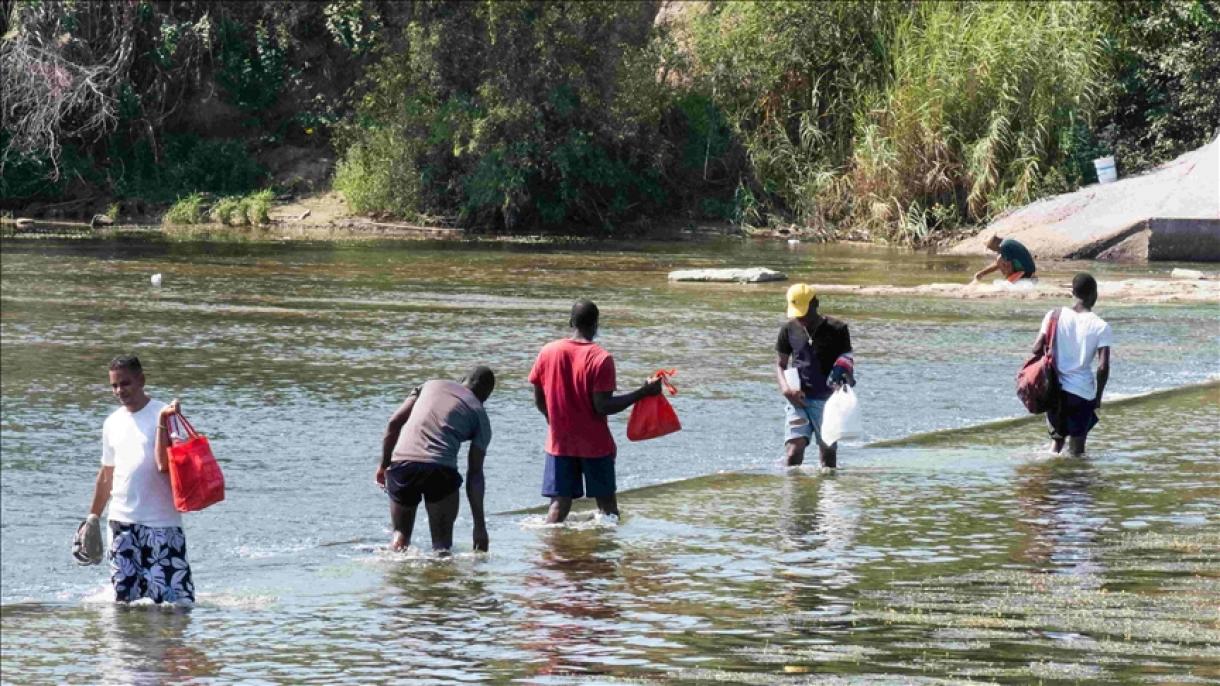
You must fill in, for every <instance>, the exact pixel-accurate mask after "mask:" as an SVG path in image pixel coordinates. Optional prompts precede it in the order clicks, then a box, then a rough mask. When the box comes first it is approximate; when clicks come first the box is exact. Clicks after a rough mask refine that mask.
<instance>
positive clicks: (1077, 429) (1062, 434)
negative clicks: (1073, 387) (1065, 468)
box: [1046, 390, 1097, 441]
mask: <svg viewBox="0 0 1220 686" xmlns="http://www.w3.org/2000/svg"><path fill="white" fill-rule="evenodd" d="M1096 409H1097V403H1095V402H1093V401H1092V400H1085V399H1084V398H1081V397H1080V396H1078V395H1076V394H1075V393H1068V392H1067V391H1064V390H1060V391H1059V398H1058V402H1057V403H1056V406H1055V407H1052V408H1050V409H1049V410H1047V411H1046V423H1047V424H1048V425H1049V431H1050V434H1051V438H1053V439H1055V440H1057V441H1058V440H1063V439H1064V438H1067V437H1068V436H1087V435H1089V431H1090V430H1091V429H1092V428H1093V427H1094V426H1097V412H1096Z"/></svg>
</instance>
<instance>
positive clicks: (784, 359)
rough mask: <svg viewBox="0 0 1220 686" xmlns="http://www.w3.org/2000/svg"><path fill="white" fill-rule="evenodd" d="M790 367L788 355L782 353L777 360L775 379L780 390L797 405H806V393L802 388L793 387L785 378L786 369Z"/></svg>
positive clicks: (789, 400)
mask: <svg viewBox="0 0 1220 686" xmlns="http://www.w3.org/2000/svg"><path fill="white" fill-rule="evenodd" d="M787 368H788V356H787V355H783V354H781V355H780V356H779V358H778V359H776V361H775V380H776V381H777V382H778V383H779V392H780V393H781V394H783V396H784V397H785V398H787V399H788V402H790V403H792V404H793V406H795V407H804V406H805V394H804V393H801V389H800V388H799V387H798V388H792V387H791V386H789V385H788V380H787V379H785V378H784V370H785V369H787Z"/></svg>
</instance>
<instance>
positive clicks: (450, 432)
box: [392, 381, 491, 469]
mask: <svg viewBox="0 0 1220 686" xmlns="http://www.w3.org/2000/svg"><path fill="white" fill-rule="evenodd" d="M412 393H418V397H417V398H416V399H415V406H414V407H413V408H412V409H411V416H410V418H408V419H407V423H406V424H405V425H404V426H403V427H402V431H401V432H399V434H398V443H396V444H395V445H394V455H393V458H392V461H393V462H427V463H430V464H439V465H442V466H445V467H452V468H453V469H457V462H458V448H460V447H461V445H462V442H463V441H470V442H471V445H472V446H474V447H478V448H480V449H482V450H487V445H488V444H489V443H491V422H490V421H488V419H487V411H486V410H484V409H483V403H481V402H479V399H478V398H477V397H475V394H474V393H472V392H471V391H470V389H469V388H466V387H465V386H463V385H462V384H460V383H455V382H453V381H428V382H426V383H425V384H424V385H422V386H420V387H419V388H417V389H415V391H412Z"/></svg>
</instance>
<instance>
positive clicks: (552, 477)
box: [542, 453, 618, 498]
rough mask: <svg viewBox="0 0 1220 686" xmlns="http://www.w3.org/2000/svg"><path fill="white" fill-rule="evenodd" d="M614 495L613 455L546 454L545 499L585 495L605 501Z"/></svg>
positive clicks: (543, 486)
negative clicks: (605, 498) (574, 455)
mask: <svg viewBox="0 0 1220 686" xmlns="http://www.w3.org/2000/svg"><path fill="white" fill-rule="evenodd" d="M582 482H583V483H582ZM617 492H618V485H617V484H616V483H615V481H614V455H607V456H606V457H564V456H562V455H560V456H555V455H552V454H550V453H546V467H545V468H544V469H543V472H542V496H543V497H544V498H555V497H559V498H583V497H585V495H586V494H587V495H588V496H589V497H590V498H604V497H606V496H611V495H614V494H615V493H617Z"/></svg>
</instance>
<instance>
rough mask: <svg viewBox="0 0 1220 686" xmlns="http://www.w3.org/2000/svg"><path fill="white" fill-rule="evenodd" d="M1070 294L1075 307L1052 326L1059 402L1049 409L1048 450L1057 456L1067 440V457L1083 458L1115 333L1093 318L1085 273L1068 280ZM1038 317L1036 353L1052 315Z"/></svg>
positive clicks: (1093, 294)
mask: <svg viewBox="0 0 1220 686" xmlns="http://www.w3.org/2000/svg"><path fill="white" fill-rule="evenodd" d="M1072 295H1074V296H1076V303H1075V304H1074V305H1072V306H1071V307H1063V308H1060V310H1059V323H1058V324H1057V325H1056V327H1055V350H1054V356H1055V371H1056V372H1057V373H1058V376H1059V389H1060V390H1059V396H1058V399H1057V400H1058V402H1056V403H1054V406H1053V407H1052V408H1051V409H1050V410H1047V413H1046V421H1047V423H1048V424H1049V425H1050V434H1051V440H1052V441H1054V443H1053V445H1052V447H1051V449H1052V450H1053V451H1054V452H1055V453H1059V452H1061V451H1062V450H1063V444H1064V441H1065V440H1066V441H1068V443H1069V448H1070V450H1071V454H1072V455H1073V456H1079V455H1083V454H1084V442H1085V439H1086V438H1087V437H1088V435H1089V430H1090V429H1092V428H1093V426H1094V425H1096V424H1097V410H1098V409H1099V408H1100V407H1101V394H1102V392H1103V391H1104V390H1105V388H1106V381H1107V380H1109V378H1110V346H1111V344H1112V343H1113V339H1114V334H1113V333H1112V332H1111V331H1110V325H1109V324H1107V323H1106V321H1105V320H1104V319H1102V318H1101V317H1098V316H1097V315H1095V314H1093V311H1092V310H1093V305H1094V304H1095V303H1096V302H1097V281H1096V280H1095V279H1094V278H1093V277H1092V276H1091V275H1089V274H1086V273H1083V272H1082V273H1080V274H1077V275H1076V277H1075V278H1074V279H1072ZM1053 312H1054V311H1053V310H1052V311H1051V312H1047V313H1046V316H1045V317H1044V318H1043V319H1042V329H1041V331H1040V333H1039V334H1038V340H1037V341H1035V342H1034V353H1035V354H1037V353H1038V352H1040V351H1041V350H1042V346H1043V345H1045V343H1046V339H1047V336H1048V335H1049V334H1050V331H1049V330H1048V329H1049V325H1050V321H1051V314H1052V313H1053ZM1094 357H1096V358H1097V360H1098V362H1097V376H1096V379H1094V376H1093V358H1094Z"/></svg>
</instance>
